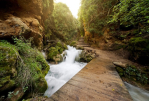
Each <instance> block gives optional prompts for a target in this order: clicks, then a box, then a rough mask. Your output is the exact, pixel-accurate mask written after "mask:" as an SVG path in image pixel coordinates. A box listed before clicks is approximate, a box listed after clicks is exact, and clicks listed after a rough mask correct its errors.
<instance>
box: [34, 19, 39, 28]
mask: <svg viewBox="0 0 149 101" xmlns="http://www.w3.org/2000/svg"><path fill="white" fill-rule="evenodd" d="M32 26H36V27H39V22H38V20H37V19H33V20H32Z"/></svg>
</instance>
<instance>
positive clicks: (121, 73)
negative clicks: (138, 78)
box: [116, 67, 124, 76]
mask: <svg viewBox="0 0 149 101" xmlns="http://www.w3.org/2000/svg"><path fill="white" fill-rule="evenodd" d="M116 70H117V72H118V73H119V75H120V76H123V75H124V70H123V69H122V68H120V67H116Z"/></svg>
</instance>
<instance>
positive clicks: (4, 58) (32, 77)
mask: <svg viewBox="0 0 149 101" xmlns="http://www.w3.org/2000/svg"><path fill="white" fill-rule="evenodd" d="M15 42H16V44H15V45H12V44H10V43H8V42H0V53H1V54H0V79H1V81H0V87H1V89H0V93H1V92H2V91H9V90H10V89H11V88H12V87H15V85H18V86H20V84H24V85H23V86H22V88H23V87H27V86H28V87H32V86H33V85H32V82H33V84H34V86H33V88H34V89H33V90H36V89H39V88H41V89H42V90H40V91H39V92H38V91H37V92H36V93H43V92H44V91H45V90H46V89H47V83H46V81H45V79H44V77H45V75H46V74H47V73H48V71H49V65H48V63H47V62H46V60H45V59H44V57H43V55H42V53H41V52H39V51H38V50H37V49H33V48H31V46H30V45H31V44H30V43H28V42H27V41H25V42H23V41H22V40H18V39H16V40H15ZM24 73H26V76H24V75H23V74H24ZM26 81H27V82H26Z"/></svg>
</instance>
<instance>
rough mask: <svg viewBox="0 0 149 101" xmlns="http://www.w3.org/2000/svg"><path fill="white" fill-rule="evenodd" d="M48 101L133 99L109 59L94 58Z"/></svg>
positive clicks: (116, 100) (121, 100) (127, 100)
mask: <svg viewBox="0 0 149 101" xmlns="http://www.w3.org/2000/svg"><path fill="white" fill-rule="evenodd" d="M48 101H132V98H131V97H130V95H129V93H128V91H127V89H126V87H125V85H124V84H123V82H122V80H121V78H120V77H119V75H118V73H117V72H116V70H115V68H114V65H113V64H112V63H111V61H109V60H104V59H100V58H96V59H93V60H92V61H91V62H90V63H88V64H87V65H86V66H85V67H84V68H83V69H82V70H81V71H80V72H79V73H78V74H77V75H75V76H74V77H73V78H72V79H71V80H70V81H68V82H67V83H66V84H65V85H64V86H63V87H62V88H61V89H59V90H58V91H57V92H56V93H55V94H54V95H52V96H51V97H50V98H49V99H48Z"/></svg>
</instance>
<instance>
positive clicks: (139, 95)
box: [124, 82, 149, 101]
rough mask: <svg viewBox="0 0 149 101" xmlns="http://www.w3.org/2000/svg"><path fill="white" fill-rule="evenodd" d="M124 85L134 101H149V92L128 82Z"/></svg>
mask: <svg viewBox="0 0 149 101" xmlns="http://www.w3.org/2000/svg"><path fill="white" fill-rule="evenodd" d="M124 84H125V86H126V88H127V89H128V92H129V94H130V95H131V97H132V99H133V100H134V101H149V91H146V90H143V89H141V88H138V87H135V86H133V85H131V84H129V83H127V82H124Z"/></svg>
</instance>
